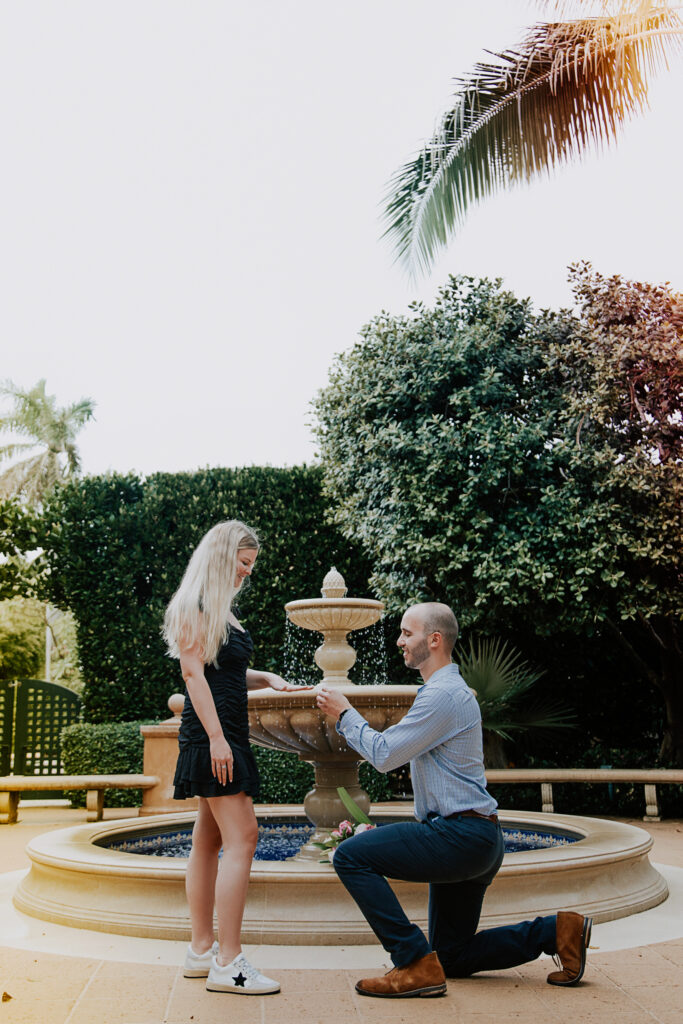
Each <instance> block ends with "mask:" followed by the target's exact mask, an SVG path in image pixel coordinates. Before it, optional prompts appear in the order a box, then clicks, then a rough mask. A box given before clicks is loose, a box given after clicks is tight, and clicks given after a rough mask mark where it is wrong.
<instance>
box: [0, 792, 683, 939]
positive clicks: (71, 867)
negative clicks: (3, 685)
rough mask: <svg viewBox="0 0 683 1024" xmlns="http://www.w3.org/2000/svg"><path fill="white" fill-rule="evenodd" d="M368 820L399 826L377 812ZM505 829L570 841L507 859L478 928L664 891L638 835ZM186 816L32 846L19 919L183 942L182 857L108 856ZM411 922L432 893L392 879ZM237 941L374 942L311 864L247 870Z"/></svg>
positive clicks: (612, 914) (627, 909)
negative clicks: (22, 915) (117, 844)
mask: <svg viewBox="0 0 683 1024" xmlns="http://www.w3.org/2000/svg"><path fill="white" fill-rule="evenodd" d="M283 816H286V817H287V818H297V817H298V818H299V820H301V821H305V818H304V815H303V813H302V809H301V808H300V807H280V806H278V807H271V808H261V809H260V810H259V817H260V818H261V820H263V821H266V822H267V821H269V820H270V821H273V820H276V821H277V820H281V818H282V817H283ZM372 816H373V819H375V820H378V821H379V820H380V819H381V818H382V817H383V816H385V817H394V818H395V817H396V812H395V809H394V810H393V813H387V812H386V811H385V810H384V809H382V808H380V807H376V808H373V810H372ZM501 819H502V822H503V826H504V827H505V828H507V829H509V830H513V831H514V830H528V831H540V832H550V833H555V834H559V835H562V834H564V835H568V836H570V837H575V836H578V837H579V838H578V840H577V841H576V842H572V843H570V844H568V845H565V846H552V847H549V848H546V849H538V850H525V851H519V852H514V853H506V855H505V859H504V861H503V866H502V867H501V869H500V871H499V873H498V875H497V877H496V879H495V881H494V883H493V885H492V886H491V887H490V889H489V891H488V894H487V896H486V900H485V903H484V912H483V916H482V925H483V927H491V926H493V925H497V924H509V923H512V922H514V921H518V920H522V919H524V918H528V917H535V916H536V915H537V914H550V913H554V912H555V911H556V910H558V909H566V910H578V911H580V912H581V913H587V914H592V915H593V917H594V918H595V920H596V921H598V922H599V921H610V920H613V919H615V918H619V917H625V916H626V915H628V914H634V913H638V912H639V911H641V910H647V909H649V908H650V907H654V906H657V904H659V903H661V902H662V901H663V900H665V899H666V897H667V895H668V890H667V886H666V882H665V881H664V879H663V878H662V877H661V875H660V874H659V873H658V872H657V871H656V870H655V868H654V867H653V866H652V865H651V864H650V861H649V859H648V851H649V849H650V847H651V846H652V839H651V837H650V836H649V835H648V833H647V832H645V831H644V830H643V829H640V828H636V827H634V826H630V825H624V824H621V823H617V822H612V821H602V820H600V819H594V818H582V817H576V816H569V815H561V814H553V815H547V814H535V813H531V812H518V811H517V812H515V811H501ZM192 820H193V814H191V813H185V814H173V815H168V814H164V815H158V816H151V817H149V818H146V819H144V823H143V822H141V821H140V819H137V818H131V819H128V820H119V821H112V822H99V823H97V824H91V825H80V826H76V827H75V828H68V829H61V830H59V831H56V832H50V833H47V834H45V835H42V836H39V837H37V838H35V839H33V840H31V842H30V843H29V844H28V847H27V853H28V856H29V858H30V860H31V869H30V871H29V872H28V874H27V875H26V876H25V877H24V879H23V880H22V882H21V884H20V886H19V888H18V890H17V892H16V893H15V897H14V902H15V905H16V906H17V908H18V909H19V910H21V911H23V912H24V913H27V914H30V915H32V916H34V917H39V918H42V919H44V920H48V921H53V922H55V923H58V924H64V925H69V926H71V927H76V928H90V929H94V930H96V931H104V932H116V933H119V934H124V935H141V936H148V937H156V938H168V939H188V938H189V935H190V921H189V915H188V910H187V901H186V899H185V869H186V865H187V860H186V859H185V858H183V857H167V856H153V857H149V856H142V855H140V854H139V853H131V852H125V851H123V850H116V849H112V848H111V843H112V842H122V841H123V842H134V841H136V840H137V839H139V838H140V837H141V836H143V835H145V834H147V835H149V834H154V833H158V832H160V831H162V832H169V831H182V830H183V829H187V828H188V827H190V826H191V824H192ZM392 884H393V885H394V887H395V889H396V892H397V895H398V897H399V899H400V900H401V903H402V904H403V906H404V907H405V908H406V911H407V913H408V914H409V916H410V917H411V919H412V920H414V921H416V922H417V923H418V924H420V925H422V926H425V925H426V917H427V886H426V885H419V884H414V883H409V882H393V883H392ZM242 938H243V941H244V942H248V943H276V944H287V945H362V944H365V943H369V942H373V941H374V939H373V936H372V933H371V932H370V929H369V928H368V926H367V924H366V922H365V921H364V920H363V918H362V916H361V915H360V913H359V911H358V908H357V907H356V905H355V903H354V902H353V900H352V899H351V898H350V896H348V894H347V893H346V890H345V889H344V888H343V886H341V885H340V883H339V881H338V879H337V877H336V874H335V872H334V869H333V868H332V866H331V865H328V864H321V863H318V862H317V861H316V860H313V859H305V858H304V859H300V858H294V859H292V860H288V861H287V862H285V863H283V862H281V861H272V860H264V861H254V864H253V867H252V872H251V881H250V885H249V894H248V899H247V906H246V912H245V917H244V926H243V931H242Z"/></svg>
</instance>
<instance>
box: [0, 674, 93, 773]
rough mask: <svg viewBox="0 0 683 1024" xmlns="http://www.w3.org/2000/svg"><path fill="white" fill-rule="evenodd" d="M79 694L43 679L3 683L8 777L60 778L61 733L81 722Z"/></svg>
mask: <svg viewBox="0 0 683 1024" xmlns="http://www.w3.org/2000/svg"><path fill="white" fill-rule="evenodd" d="M81 707H82V701H81V698H80V697H79V696H78V694H77V693H74V692H73V690H69V689H67V688H66V686H60V685H59V684H58V683H46V682H45V681H44V680H41V679H17V680H14V681H12V682H9V683H8V682H0V754H1V757H2V772H1V774H3V775H7V774H9V773H10V772H11V773H12V774H13V775H60V774H61V773H62V750H61V741H60V733H61V731H62V729H63V728H64V727H65V726H66V725H71V724H72V723H74V722H78V721H80V718H81Z"/></svg>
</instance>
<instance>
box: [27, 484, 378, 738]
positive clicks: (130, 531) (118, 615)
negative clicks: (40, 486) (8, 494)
mask: <svg viewBox="0 0 683 1024" xmlns="http://www.w3.org/2000/svg"><path fill="white" fill-rule="evenodd" d="M326 511H327V502H326V501H325V499H324V498H323V496H322V493H321V472H320V470H319V469H312V468H306V467H295V468H292V469H272V468H258V467H250V468H245V469H235V470H229V469H214V470H203V471H200V472H198V473H178V474H168V473H159V474H155V475H153V476H150V477H148V478H146V479H145V480H142V479H140V478H139V477H136V476H132V475H130V476H121V475H108V476H99V477H86V478H84V479H81V480H74V481H72V482H70V483H68V484H66V485H64V486H62V487H60V488H59V489H58V490H57V491H55V492H54V493H53V495H52V496H51V497H50V498H49V500H48V502H47V504H46V508H45V513H44V532H43V537H42V546H43V548H44V549H45V554H44V562H45V573H46V575H45V582H44V595H45V596H46V597H47V598H49V600H50V601H51V602H53V603H54V604H55V605H57V606H58V607H61V608H69V609H71V611H72V612H73V614H74V616H75V618H76V621H77V633H78V649H79V657H80V663H81V669H82V675H83V678H84V680H85V684H84V690H83V699H84V704H85V714H86V718H87V719H88V720H90V721H95V722H98V721H126V720H133V719H140V718H144V717H150V718H157V719H158V718H159V716H163V715H164V713H165V711H166V702H167V699H168V697H169V696H170V695H171V694H172V693H174V692H177V691H178V690H182V689H183V682H182V678H181V676H180V671H179V668H178V663H177V662H176V661H172V660H171V659H169V658H168V657H167V656H166V654H165V651H164V645H163V643H162V639H161V632H160V630H161V623H162V619H163V614H164V609H165V607H166V605H167V603H168V601H169V600H170V598H171V596H172V594H173V593H174V591H175V589H176V588H177V586H178V584H179V583H180V579H181V576H182V574H183V572H184V569H185V566H186V564H187V561H188V559H189V557H190V554H191V552H192V550H193V549H194V548H195V546H196V545H197V543H198V542H199V540H200V539H201V537H202V536H203V534H204V533H205V532H206V530H208V529H209V528H210V527H211V526H213V525H214V524H215V523H217V522H219V521H220V520H223V519H231V518H239V519H243V520H244V521H245V522H246V523H248V524H249V525H250V526H253V527H254V528H255V529H256V530H257V532H258V533H259V535H260V536H261V539H262V542H263V549H262V552H261V554H260V556H259V560H258V563H257V566H256V570H255V572H254V576H253V578H252V581H251V585H250V586H249V587H248V588H247V589H246V590H245V592H244V594H243V596H242V597H241V598H240V614H241V615H242V616H243V617H244V619H245V621H246V623H247V625H248V627H249V628H250V630H251V632H252V634H253V637H254V641H255V646H256V649H255V653H254V659H253V661H254V664H255V665H256V666H257V667H260V668H266V669H274V670H277V671H282V668H283V650H282V647H283V642H284V634H285V613H284V607H283V606H284V605H285V603H286V602H287V601H290V600H292V599H293V598H296V597H310V596H313V595H315V594H316V593H318V592H319V590H320V585H321V582H322V579H323V576H324V575H325V573H326V572H327V570H328V569H329V568H330V566H331V565H332V564H335V565H337V567H338V568H339V569H340V570H343V573H344V576H345V578H346V581H347V583H348V586H349V589H350V593H355V594H367V592H368V578H369V576H370V566H369V564H368V562H367V560H366V558H365V557H364V556H363V554H362V553H360V552H359V550H358V548H357V547H356V546H355V545H354V544H352V543H349V542H348V541H347V540H345V539H344V538H343V537H342V536H341V534H340V533H339V532H338V531H337V530H336V529H335V528H329V527H328V526H326V525H325V524H324V517H325V514H326Z"/></svg>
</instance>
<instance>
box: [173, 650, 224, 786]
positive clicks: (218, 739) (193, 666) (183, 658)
mask: <svg viewBox="0 0 683 1024" xmlns="http://www.w3.org/2000/svg"><path fill="white" fill-rule="evenodd" d="M180 669H181V671H182V673H183V679H184V680H185V686H186V687H187V692H188V693H189V695H190V700H191V701H192V707H193V708H194V709H195V711H196V713H197V717H198V718H199V721H200V722H201V723H202V726H203V727H204V732H205V733H206V735H207V736H208V737H209V750H210V753H211V771H212V773H213V776H214V778H215V779H217V781H218V782H220V783H221V784H222V785H225V782H226V779H227V781H229V782H232V767H233V759H232V750H231V748H230V744H229V743H228V741H227V740H226V738H225V736H224V735H223V729H222V727H221V723H220V720H219V718H218V712H217V711H216V705H215V704H214V702H213V696H212V695H211V689H210V687H209V684H208V683H207V681H206V676H205V675H204V659H203V658H202V654H201V649H200V647H199V644H196V643H195V644H193V646H192V647H188V648H186V649H185V650H181V652H180Z"/></svg>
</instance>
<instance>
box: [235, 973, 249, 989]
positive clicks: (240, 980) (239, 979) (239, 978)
mask: <svg viewBox="0 0 683 1024" xmlns="http://www.w3.org/2000/svg"><path fill="white" fill-rule="evenodd" d="M232 980H233V981H234V982H235V984H236V985H237V987H238V988H244V983H245V981H246V980H247V979H246V978H245V976H244V975H243V974H242V972H241V971H240V973H239V974H238V975H237V977H236V978H233V979H232Z"/></svg>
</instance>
